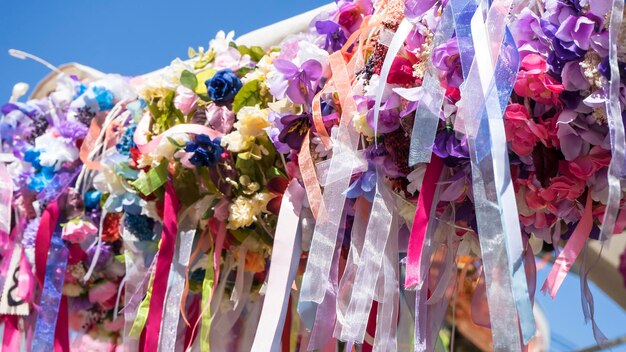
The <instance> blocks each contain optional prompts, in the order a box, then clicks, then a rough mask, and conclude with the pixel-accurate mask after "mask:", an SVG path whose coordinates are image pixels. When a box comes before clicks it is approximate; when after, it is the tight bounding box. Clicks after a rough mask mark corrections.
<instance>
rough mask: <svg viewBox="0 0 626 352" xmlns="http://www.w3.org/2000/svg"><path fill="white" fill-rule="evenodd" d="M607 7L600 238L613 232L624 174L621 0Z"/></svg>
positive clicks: (606, 237) (616, 0)
mask: <svg viewBox="0 0 626 352" xmlns="http://www.w3.org/2000/svg"><path fill="white" fill-rule="evenodd" d="M612 5H613V6H611V7H610V8H609V9H610V10H609V11H610V13H611V18H610V22H609V64H610V68H611V70H610V75H611V77H610V79H609V83H608V85H607V87H606V90H607V92H606V97H605V102H606V115H607V121H608V124H609V135H610V139H611V163H610V164H609V171H608V173H607V177H608V188H609V192H608V198H607V202H606V208H605V210H604V217H603V219H602V226H601V227H600V239H601V240H606V239H608V238H609V237H610V235H612V234H613V231H614V229H615V223H616V221H617V214H618V212H619V210H620V200H621V198H622V185H621V178H622V177H624V176H625V174H626V167H625V165H624V163H626V150H625V149H626V141H625V137H624V121H623V118H622V106H621V104H620V97H621V94H620V86H621V85H620V69H619V66H618V61H617V50H618V47H617V41H618V39H619V37H620V34H623V33H620V31H621V30H622V20H623V16H624V1H623V0H613V1H612Z"/></svg>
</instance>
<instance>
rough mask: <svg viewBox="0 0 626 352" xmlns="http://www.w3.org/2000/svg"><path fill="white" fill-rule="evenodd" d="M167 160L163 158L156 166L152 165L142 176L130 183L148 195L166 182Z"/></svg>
mask: <svg viewBox="0 0 626 352" xmlns="http://www.w3.org/2000/svg"><path fill="white" fill-rule="evenodd" d="M168 164H169V160H168V159H166V158H164V159H163V160H161V163H160V164H159V165H158V166H157V167H153V168H152V169H150V171H148V172H147V173H146V174H145V175H144V176H143V177H141V178H139V179H137V180H135V181H133V182H132V183H131V184H132V185H133V186H135V188H137V190H138V191H139V192H141V193H142V194H143V195H146V196H147V195H150V194H152V192H154V191H156V190H157V189H159V188H160V187H161V186H163V185H164V184H165V182H167V174H168V172H167V165H168Z"/></svg>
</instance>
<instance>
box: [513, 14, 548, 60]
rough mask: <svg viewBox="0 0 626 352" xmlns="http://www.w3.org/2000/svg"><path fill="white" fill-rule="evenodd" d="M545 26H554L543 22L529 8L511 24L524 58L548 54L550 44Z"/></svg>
mask: <svg viewBox="0 0 626 352" xmlns="http://www.w3.org/2000/svg"><path fill="white" fill-rule="evenodd" d="M542 22H544V23H545V24H542ZM545 25H550V26H553V25H552V24H550V23H549V22H547V21H541V20H540V19H539V17H538V16H537V14H535V12H533V11H532V10H531V9H529V8H527V7H525V8H524V9H523V10H522V12H520V14H519V15H518V17H517V19H516V20H515V21H514V22H513V23H511V26H510V27H511V32H512V33H513V36H514V37H515V43H516V44H517V46H518V47H519V51H520V54H521V55H522V58H523V56H526V55H527V54H531V53H537V54H543V55H545V54H547V53H548V51H549V49H550V42H549V40H548V37H547V36H546V34H545V32H544V29H543V27H544V26H545Z"/></svg>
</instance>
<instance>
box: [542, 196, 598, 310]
mask: <svg viewBox="0 0 626 352" xmlns="http://www.w3.org/2000/svg"><path fill="white" fill-rule="evenodd" d="M592 210H593V207H592V200H591V192H588V193H587V202H586V203H585V210H584V212H583V215H582V217H581V218H580V221H579V222H578V225H576V228H575V229H574V232H573V233H572V236H570V238H569V240H568V241H567V244H566V245H565V247H564V248H563V250H562V251H561V253H560V254H559V256H558V257H557V258H556V261H555V262H554V265H552V269H550V274H548V277H547V278H546V281H544V283H543V286H542V287H541V291H542V292H544V293H545V292H549V293H550V297H552V299H554V297H556V293H557V292H558V291H559V288H560V287H561V284H562V283H563V280H565V277H566V276H567V273H568V272H569V271H570V269H571V268H572V265H574V262H575V261H576V258H578V255H579V254H580V251H581V250H582V249H583V247H584V246H585V243H587V238H589V234H590V233H591V228H592V226H593V215H592Z"/></svg>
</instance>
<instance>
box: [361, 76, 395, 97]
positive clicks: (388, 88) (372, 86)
mask: <svg viewBox="0 0 626 352" xmlns="http://www.w3.org/2000/svg"><path fill="white" fill-rule="evenodd" d="M379 85H380V76H379V75H372V78H370V82H369V85H367V86H365V96H366V97H367V98H372V99H374V98H375V97H376V92H377V91H378V86H379ZM396 87H398V85H397V84H386V85H385V88H384V90H383V99H382V101H383V102H384V101H387V99H389V96H390V95H391V94H392V93H393V88H396Z"/></svg>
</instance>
